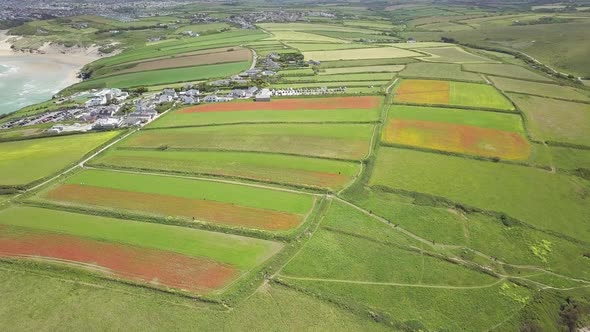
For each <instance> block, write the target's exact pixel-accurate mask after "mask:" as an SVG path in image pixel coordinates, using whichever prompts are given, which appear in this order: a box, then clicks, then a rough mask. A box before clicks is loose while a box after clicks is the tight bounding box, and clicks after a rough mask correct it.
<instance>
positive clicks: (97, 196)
mask: <svg viewBox="0 0 590 332" xmlns="http://www.w3.org/2000/svg"><path fill="white" fill-rule="evenodd" d="M196 188H198V190H195V189H196ZM38 199H41V200H48V201H53V202H58V203H63V204H68V205H75V206H78V205H79V206H89V207H98V208H103V209H110V210H114V211H117V210H123V211H131V212H133V211H137V212H140V213H144V214H149V215H157V216H160V217H163V218H165V217H168V216H176V217H180V218H182V219H186V220H191V218H192V220H193V221H194V220H195V219H196V220H202V221H205V222H210V223H213V224H222V225H229V226H237V227H246V228H255V229H263V230H273V231H284V230H290V229H293V228H296V227H298V226H299V224H301V223H302V222H303V221H304V219H305V215H306V214H307V213H309V211H310V210H311V208H312V205H313V197H311V196H308V195H300V194H293V193H288V192H282V191H276V190H268V189H262V188H256V187H246V186H240V185H236V184H228V183H220V182H214V181H204V180H203V181H199V180H193V179H186V178H181V177H171V176H164V175H148V174H136V173H127V172H111V171H107V170H87V171H84V172H80V173H77V174H75V175H73V176H71V177H69V178H68V179H67V180H65V181H64V182H63V183H61V184H59V185H57V186H54V187H52V188H49V189H47V190H45V191H44V192H43V193H42V194H40V195H38Z"/></svg>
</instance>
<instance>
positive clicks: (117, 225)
mask: <svg viewBox="0 0 590 332" xmlns="http://www.w3.org/2000/svg"><path fill="white" fill-rule="evenodd" d="M40 220H42V221H43V222H39V221H40ZM0 224H2V225H13V226H19V227H26V228H32V229H37V230H43V231H49V232H57V233H63V234H68V235H73V236H79V237H85V238H90V239H95V240H100V241H108V242H118V243H123V244H128V245H135V246H140V247H148V248H153V249H158V250H166V251H172V252H177V253H181V254H185V255H189V256H195V257H207V258H211V259H213V260H215V261H218V262H222V263H226V264H231V265H234V266H236V267H238V268H239V269H242V270H248V269H251V268H252V267H254V266H256V265H258V264H260V263H262V262H264V261H265V260H267V259H268V258H269V257H271V256H272V255H273V254H275V253H276V252H277V251H278V250H279V249H280V248H281V247H282V246H281V245H280V244H279V243H275V242H271V241H265V240H259V239H252V238H245V237H241V236H236V235H228V234H221V233H214V232H207V231H201V230H193V229H187V228H183V227H176V226H168V225H162V224H151V223H142V222H136V221H130V220H121V219H113V218H106V217H99V216H89V215H83V214H77V213H71V212H64V211H55V210H48V209H42V208H34V207H13V208H8V209H5V210H2V211H0Z"/></svg>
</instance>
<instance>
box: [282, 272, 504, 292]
mask: <svg viewBox="0 0 590 332" xmlns="http://www.w3.org/2000/svg"><path fill="white" fill-rule="evenodd" d="M279 277H281V278H285V279H291V280H302V281H319V282H334V283H343V284H356V285H374V286H395V287H415V288H438V289H481V288H489V287H494V286H495V285H497V284H499V283H501V282H503V281H505V280H506V278H505V277H502V278H499V279H498V280H496V281H494V282H493V283H491V284H486V285H479V286H450V285H428V284H406V283H397V282H379V281H362V280H344V279H327V278H310V277H309V278H308V277H290V276H286V275H283V274H280V275H279Z"/></svg>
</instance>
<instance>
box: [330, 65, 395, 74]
mask: <svg viewBox="0 0 590 332" xmlns="http://www.w3.org/2000/svg"><path fill="white" fill-rule="evenodd" d="M402 69H404V65H381V66H361V67H344V68H327V69H324V70H323V71H321V72H320V73H319V74H320V75H335V74H351V73H389V72H398V71H400V70H402Z"/></svg>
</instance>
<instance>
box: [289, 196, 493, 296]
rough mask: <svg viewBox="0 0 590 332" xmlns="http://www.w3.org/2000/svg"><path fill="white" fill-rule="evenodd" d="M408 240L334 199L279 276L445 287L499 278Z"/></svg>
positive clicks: (488, 282)
mask: <svg viewBox="0 0 590 332" xmlns="http://www.w3.org/2000/svg"><path fill="white" fill-rule="evenodd" d="M340 224H343V226H342V227H341V226H340ZM363 226H366V227H367V230H364V229H363ZM380 233H381V234H380ZM410 243H412V241H411V240H410V239H407V238H405V236H404V235H402V234H401V233H398V232H397V231H395V230H394V229H393V228H391V227H390V226H388V225H386V224H384V223H381V222H380V221H378V220H376V219H374V218H371V217H369V216H367V215H365V214H363V213H362V212H360V211H357V210H356V209H354V208H353V207H350V206H348V205H346V204H344V203H341V202H337V201H336V202H333V203H332V206H331V207H330V209H329V210H328V213H327V214H326V217H325V218H324V220H323V221H322V224H321V225H320V228H319V229H318V231H316V232H315V233H314V235H313V237H312V238H311V239H310V240H309V241H308V242H307V243H306V244H305V246H304V248H303V249H302V250H301V251H300V252H299V253H298V254H297V255H296V256H295V257H294V258H293V259H292V260H291V261H290V262H289V264H288V265H287V266H286V267H285V268H284V269H283V270H282V271H281V276H283V277H295V278H319V279H337V280H348V281H360V282H384V283H400V284H410V285H416V284H425V285H443V286H444V285H446V286H478V285H485V284H490V283H493V282H494V281H495V278H493V277H491V276H489V275H487V274H483V273H479V272H476V271H473V270H469V269H466V268H464V267H462V266H460V265H455V264H452V263H449V262H447V261H444V260H441V259H439V258H435V257H432V256H425V255H424V254H423V253H422V252H420V250H419V249H418V250H413V249H410V247H409V246H408V244H410ZM425 266H427V267H428V268H427V269H425V268H423V267H425Z"/></svg>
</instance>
